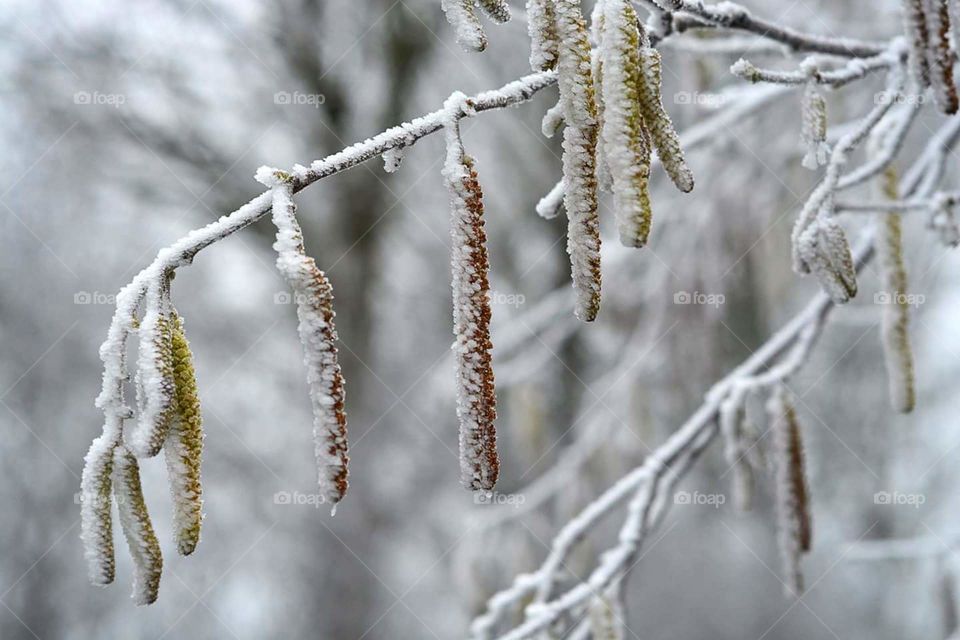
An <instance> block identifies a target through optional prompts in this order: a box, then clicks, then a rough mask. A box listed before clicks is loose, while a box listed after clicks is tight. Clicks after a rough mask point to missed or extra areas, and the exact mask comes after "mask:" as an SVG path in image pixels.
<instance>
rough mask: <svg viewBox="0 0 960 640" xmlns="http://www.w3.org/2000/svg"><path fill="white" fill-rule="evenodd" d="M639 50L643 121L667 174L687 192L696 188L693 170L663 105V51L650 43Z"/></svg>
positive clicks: (678, 186)
mask: <svg viewBox="0 0 960 640" xmlns="http://www.w3.org/2000/svg"><path fill="white" fill-rule="evenodd" d="M639 51H640V77H641V81H640V82H639V83H638V84H639V89H640V108H641V110H642V112H643V120H644V122H645V123H646V125H647V129H648V130H649V131H650V138H651V139H652V140H653V144H654V146H656V148H657V155H658V156H659V157H660V162H661V164H662V165H663V168H664V170H666V172H667V175H669V176H670V179H671V180H672V181H673V184H675V185H676V186H677V188H678V189H680V191H683V192H684V193H688V192H690V191H692V190H693V173H692V172H691V171H690V167H688V166H687V163H686V161H685V160H684V158H683V149H681V148H680V138H679V137H678V136H677V132H676V130H675V129H674V128H673V122H671V120H670V116H669V115H667V111H666V109H664V107H663V99H662V97H661V95H660V85H661V65H660V52H659V51H657V50H656V49H654V48H653V47H649V46H642V47H640V50H639Z"/></svg>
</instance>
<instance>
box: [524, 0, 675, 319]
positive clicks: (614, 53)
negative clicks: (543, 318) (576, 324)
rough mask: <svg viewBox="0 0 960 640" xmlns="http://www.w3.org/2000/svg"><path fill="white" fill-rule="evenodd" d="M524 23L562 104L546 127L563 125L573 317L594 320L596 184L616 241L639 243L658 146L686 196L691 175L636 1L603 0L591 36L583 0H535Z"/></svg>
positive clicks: (537, 65) (648, 218) (645, 229)
mask: <svg viewBox="0 0 960 640" xmlns="http://www.w3.org/2000/svg"><path fill="white" fill-rule="evenodd" d="M527 17H528V27H529V33H530V38H531V52H530V64H531V66H532V67H533V68H534V69H535V70H538V71H543V70H548V69H555V70H556V71H557V77H558V84H559V86H560V101H559V103H558V105H557V106H556V107H554V108H553V109H551V110H550V111H549V112H548V113H547V115H546V116H545V118H544V125H543V129H544V133H545V134H547V135H552V134H553V133H554V132H555V131H556V130H557V129H559V127H560V126H561V125H565V126H564V130H563V189H564V199H563V203H564V208H565V209H566V212H567V218H568V232H567V251H568V252H569V253H570V260H571V271H572V276H573V285H574V288H575V289H576V291H577V307H576V315H577V317H579V318H580V319H581V320H584V321H591V320H594V319H595V318H596V317H597V313H598V312H599V310H600V232H599V219H598V213H597V210H598V192H599V190H600V188H608V189H610V190H611V191H612V192H613V200H614V209H615V215H616V221H617V230H618V233H619V237H620V241H621V242H622V243H623V244H624V245H626V246H629V247H642V246H643V245H645V244H646V242H647V238H648V236H649V234H650V226H651V222H652V209H651V205H650V193H649V181H650V167H651V155H652V151H653V149H654V148H656V150H657V154H658V156H659V158H660V161H661V164H662V165H663V168H664V169H665V170H666V172H667V174H668V175H669V176H670V178H671V179H672V180H673V183H674V184H675V185H676V186H677V188H679V189H680V190H681V191H683V192H689V191H691V190H692V189H693V174H692V173H691V171H690V169H689V167H688V166H687V164H686V162H685V160H684V157H683V152H682V150H681V148H680V142H679V139H678V137H677V133H676V130H675V129H674V127H673V123H672V122H671V121H670V116H668V115H667V112H666V110H665V109H664V107H663V101H662V99H661V95H660V83H661V64H660V54H659V52H657V50H656V49H654V48H653V47H651V46H650V42H649V39H648V37H647V34H646V30H645V28H644V26H643V25H642V24H641V23H640V21H639V19H638V17H637V14H636V11H635V10H634V8H633V6H632V4H631V3H630V2H627V1H626V0H599V1H598V2H597V3H596V5H595V6H594V11H593V14H592V18H591V22H592V24H591V33H590V34H589V35H588V33H587V29H586V21H585V20H584V17H583V15H582V13H581V10H580V3H579V1H578V0H529V1H528V2H527ZM591 39H592V41H593V47H591V42H590V41H591ZM553 213H555V212H544V211H541V214H544V215H547V216H548V217H549V216H551V215H552V214H553Z"/></svg>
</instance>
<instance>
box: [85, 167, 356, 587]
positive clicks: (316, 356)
mask: <svg viewBox="0 0 960 640" xmlns="http://www.w3.org/2000/svg"><path fill="white" fill-rule="evenodd" d="M257 179H258V180H260V181H261V182H263V183H264V184H267V185H268V186H270V187H271V188H272V207H273V221H274V224H275V225H276V227H277V240H276V242H275V244H274V249H276V251H277V267H278V269H279V270H280V272H281V274H282V275H283V276H284V278H285V279H286V280H287V281H288V283H289V284H290V286H291V288H292V289H293V292H294V294H295V297H296V302H297V315H298V316H299V319H300V324H299V332H300V338H301V341H302V343H303V350H304V362H305V364H306V366H307V383H308V385H309V390H310V399H311V402H312V405H313V416H314V418H313V426H314V444H315V453H316V458H317V467H318V475H319V495H320V496H321V497H322V499H323V500H324V501H325V502H326V503H328V504H331V505H333V506H334V507H335V506H336V504H337V503H338V502H339V501H340V500H341V499H342V498H343V496H344V494H345V493H346V490H347V432H346V415H345V413H344V404H343V401H344V390H343V378H342V376H341V375H340V366H339V364H338V362H337V347H336V341H337V333H336V329H335V328H334V325H333V319H334V315H335V314H334V312H333V293H332V289H331V287H330V282H329V281H328V280H327V278H326V276H325V275H324V273H323V272H322V271H320V270H319V269H318V268H317V266H316V264H315V263H314V261H313V259H312V258H310V257H308V256H306V254H305V252H304V247H303V236H302V234H301V232H300V226H299V224H298V223H297V219H296V208H295V206H294V204H293V200H292V195H293V179H292V178H291V176H289V175H288V174H286V173H284V172H281V171H276V170H273V169H268V168H261V170H259V171H258V172H257ZM172 278H173V271H172V270H170V271H167V272H164V273H163V274H162V275H160V276H159V277H155V278H151V279H150V280H149V284H148V285H147V287H146V292H145V294H144V296H143V302H142V305H141V306H142V309H143V313H142V317H141V318H139V319H138V318H135V317H134V318H130V319H129V321H128V322H123V324H122V327H124V328H126V329H128V330H129V331H131V332H136V333H137V336H138V338H139V353H138V357H137V373H136V377H135V384H136V390H137V422H136V424H135V425H134V426H133V427H132V428H131V429H129V430H128V433H126V434H125V433H124V424H123V423H124V421H125V420H127V419H129V418H133V417H134V412H133V411H132V410H131V409H128V408H126V407H124V406H120V405H117V403H121V404H122V395H123V394H122V385H123V380H124V379H125V373H124V372H125V365H124V359H123V351H124V341H123V339H122V336H121V339H119V340H114V339H113V336H111V338H109V339H108V342H107V343H105V345H104V349H102V350H101V351H102V353H103V354H104V355H105V361H106V362H107V374H105V380H107V379H108V377H109V378H111V379H112V378H116V379H117V380H119V385H120V387H119V388H118V389H116V390H114V389H110V388H109V386H110V385H108V388H107V390H106V391H105V393H104V394H102V395H101V400H98V405H99V406H102V407H103V408H104V409H105V412H106V414H107V424H106V426H105V427H104V431H103V434H102V435H101V436H100V437H98V438H97V439H96V440H94V442H93V444H92V445H91V447H90V451H89V452H88V453H87V456H86V461H85V466H84V470H83V478H82V487H81V502H82V507H81V516H82V517H81V521H82V533H81V537H82V539H83V541H84V545H85V556H86V558H87V562H88V565H89V574H90V580H91V582H93V584H95V585H100V586H105V585H107V584H110V583H111V582H113V579H114V569H115V564H114V552H113V528H112V508H113V503H114V502H115V503H116V505H117V511H118V513H119V516H120V524H121V527H122V529H123V533H124V536H125V537H126V539H127V544H128V546H129V548H130V554H131V556H132V557H133V564H134V585H133V597H134V600H135V601H136V603H137V604H150V603H152V602H154V601H156V599H157V595H158V592H159V588H160V576H161V573H162V569H163V557H162V555H161V552H160V544H159V542H158V540H157V536H156V534H155V533H154V528H153V525H152V523H151V521H150V515H149V513H148V512H147V507H146V504H145V502H144V498H143V491H142V489H141V486H140V463H139V460H140V459H144V458H151V457H154V456H156V455H157V454H158V453H160V451H163V454H164V459H165V461H166V467H167V476H168V479H169V485H170V495H171V498H172V502H173V530H174V537H175V541H176V545H177V551H178V552H179V553H180V554H181V555H185V556H186V555H189V554H191V553H193V551H194V549H196V546H197V544H198V543H199V541H200V524H201V520H202V518H203V514H202V500H201V496H202V488H201V484H200V460H201V456H202V449H203V431H202V427H201V417H200V401H199V396H198V393H197V382H196V377H195V373H194V367H193V356H192V354H191V352H190V347H189V345H188V344H187V340H186V337H185V336H184V332H183V320H182V319H181V318H180V316H179V315H178V314H177V312H176V310H175V309H174V307H173V304H172V302H171V297H170V283H171V280H172ZM118 306H119V304H118ZM119 326H120V325H118V327H119ZM118 331H119V333H120V334H122V333H123V330H122V329H120V330H118Z"/></svg>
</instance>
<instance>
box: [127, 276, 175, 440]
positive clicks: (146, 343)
mask: <svg viewBox="0 0 960 640" xmlns="http://www.w3.org/2000/svg"><path fill="white" fill-rule="evenodd" d="M171 329H172V321H171V316H170V303H169V281H168V280H166V279H163V281H162V282H157V283H154V284H151V285H150V287H149V290H148V291H147V296H146V311H145V313H144V315H143V320H142V321H141V322H140V328H139V330H138V334H139V338H140V349H139V355H138V357H137V396H138V397H137V401H138V406H139V414H140V415H139V421H138V424H137V426H136V428H135V429H134V430H133V432H132V433H131V434H130V449H131V450H132V451H133V452H134V453H136V454H137V455H138V456H139V457H141V458H144V457H153V456H155V455H157V454H158V453H160V449H161V448H162V447H163V442H164V440H166V438H167V432H168V431H169V429H170V423H171V421H172V420H173V414H174V409H175V407H174V383H173V353H172V351H171V337H172V331H171Z"/></svg>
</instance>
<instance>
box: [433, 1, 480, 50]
mask: <svg viewBox="0 0 960 640" xmlns="http://www.w3.org/2000/svg"><path fill="white" fill-rule="evenodd" d="M440 6H441V7H442V8H443V12H444V13H445V14H446V16H447V22H449V23H450V24H451V25H452V26H453V28H454V30H455V32H456V34H457V44H459V45H460V46H461V47H463V48H464V49H465V50H467V51H483V50H484V49H486V48H487V36H486V34H484V32H483V27H482V26H480V19H479V18H478V17H477V6H476V0H440Z"/></svg>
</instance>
